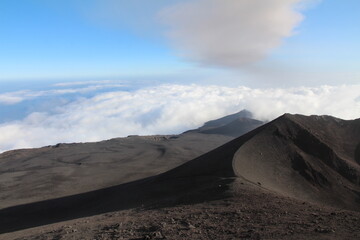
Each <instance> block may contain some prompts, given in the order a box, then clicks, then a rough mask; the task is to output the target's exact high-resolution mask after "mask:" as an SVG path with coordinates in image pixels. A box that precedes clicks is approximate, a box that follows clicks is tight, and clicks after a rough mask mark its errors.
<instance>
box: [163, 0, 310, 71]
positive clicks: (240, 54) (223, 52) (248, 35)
mask: <svg viewBox="0 0 360 240" xmlns="http://www.w3.org/2000/svg"><path fill="white" fill-rule="evenodd" d="M303 2H304V0H266V1H264V0H241V1H239V0H193V1H186V2H183V3H179V4H176V5H174V6H172V7H168V8H166V9H164V10H163V11H162V12H161V14H160V18H161V20H162V22H163V23H164V24H166V25H168V26H169V30H168V34H167V35H168V37H169V38H170V39H171V42H172V43H173V45H174V46H175V48H176V49H177V50H178V54H179V55H180V56H182V57H183V58H185V59H187V60H191V61H195V62H197V63H200V64H204V65H212V66H221V67H232V68H238V67H243V66H244V65H248V64H251V63H254V62H257V61H259V60H261V59H263V58H264V57H265V56H267V54H269V52H271V50H273V49H274V48H276V47H278V46H279V45H280V44H281V42H282V40H283V38H286V37H289V36H291V35H292V34H293V31H294V28H295V27H296V26H297V25H298V24H299V23H300V22H301V20H302V19H303V17H302V15H301V14H300V13H299V12H298V11H296V10H295V5H296V4H299V3H303Z"/></svg>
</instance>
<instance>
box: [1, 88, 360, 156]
mask: <svg viewBox="0 0 360 240" xmlns="http://www.w3.org/2000/svg"><path fill="white" fill-rule="evenodd" d="M359 93H360V85H348V86H347V85H343V86H321V87H316V88H305V87H302V88H290V89H282V88H274V89H251V88H247V87H220V86H215V85H214V86H199V85H161V86H157V87H150V88H144V89H140V90H137V91H134V92H125V91H114V92H107V93H101V94H98V95H96V96H95V97H92V98H83V99H80V100H76V101H74V102H72V103H70V104H67V105H65V106H62V107H57V108H56V110H55V111H56V112H55V113H46V112H34V113H32V114H30V115H29V116H27V117H26V118H25V119H23V120H21V121H14V122H8V123H4V124H0V132H1V135H0V151H5V150H10V149H16V148H25V147H40V146H44V145H50V144H56V143H58V142H87V141H98V140H104V139H109V138H113V137H121V136H127V135H131V134H139V135H149V134H170V133H180V132H182V131H185V130H188V129H192V128H196V127H198V126H200V125H202V124H203V123H204V122H205V121H208V120H210V119H215V118H219V117H222V116H224V115H227V114H231V113H234V112H237V111H239V110H242V109H244V108H246V109H248V110H250V111H251V112H253V113H254V116H255V118H258V119H261V120H271V119H273V118H275V117H277V116H279V115H281V114H283V113H285V112H290V113H302V114H306V115H310V114H328V115H334V116H336V117H340V118H345V119H353V118H359V117H360V102H359V101H358V99H359V97H360V94H359Z"/></svg>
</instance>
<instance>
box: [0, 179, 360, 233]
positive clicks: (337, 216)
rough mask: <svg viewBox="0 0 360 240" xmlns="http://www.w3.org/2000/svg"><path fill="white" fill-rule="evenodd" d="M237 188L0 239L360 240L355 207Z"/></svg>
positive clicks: (53, 225)
mask: <svg viewBox="0 0 360 240" xmlns="http://www.w3.org/2000/svg"><path fill="white" fill-rule="evenodd" d="M238 188H239V189H238V191H236V192H238V193H237V194H236V195H233V196H230V197H228V198H226V199H222V200H215V201H211V202H203V203H198V204H186V203H183V204H179V205H177V206H173V207H162V206H161V205H160V206H155V205H154V206H150V207H146V208H137V209H131V210H124V211H117V212H110V213H106V214H102V215H97V216H93V217H87V218H81V219H76V220H71V221H67V222H60V223H56V224H51V225H47V226H42V227H37V228H32V229H27V230H22V231H18V232H14V233H8V234H3V235H0V239H4V240H5V239H8V240H10V239H17V240H45V239H49V240H50V239H57V240H60V239H94V240H95V239H96V240H100V239H133V240H135V239H179V240H180V239H349V240H350V239H351V240H352V239H360V224H359V221H360V213H359V212H353V211H346V210H340V209H335V208H329V207H325V206H320V205H315V204H310V203H307V202H303V201H298V200H294V199H291V198H287V197H282V196H279V195H276V194H274V193H270V192H268V191H266V190H262V189H261V188H256V187H249V186H246V185H240V184H239V185H238Z"/></svg>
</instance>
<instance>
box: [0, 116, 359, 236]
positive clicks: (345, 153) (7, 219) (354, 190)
mask: <svg viewBox="0 0 360 240" xmlns="http://www.w3.org/2000/svg"><path fill="white" fill-rule="evenodd" d="M359 136H360V119H357V120H351V121H345V120H341V119H337V118H334V117H330V116H309V117H307V116H302V115H290V114H285V115H283V116H281V117H279V118H277V119H275V120H274V121H272V122H269V123H267V124H265V125H262V126H261V127H258V128H257V129H255V130H253V131H251V132H249V133H247V134H245V135H242V136H241V137H239V138H236V139H234V140H232V141H230V142H228V143H226V144H224V145H222V146H220V147H218V148H216V149H214V150H212V151H210V152H208V153H205V154H203V155H201V156H200V157H197V158H195V159H194V160H191V161H189V162H187V163H185V164H183V165H181V166H179V167H177V168H174V169H172V170H170V171H167V172H165V173H163V174H160V175H156V176H153V177H148V178H145V179H141V180H137V181H134V182H130V183H126V184H122V185H118V186H113V187H110V188H104V189H101V190H97V191H92V192H87V193H83V194H78V195H73V196H68V197H63V198H57V199H52V200H46V201H42V202H36V203H30V204H25V205H19V206H14V207H10V208H6V209H2V210H0V232H10V231H15V230H19V229H24V228H29V227H34V226H40V225H44V224H49V223H54V222H59V221H64V220H70V219H76V218H80V217H86V216H93V215H96V214H100V213H106V212H110V211H119V210H124V209H132V208H136V207H145V208H146V207H150V208H164V207H169V206H170V207H171V206H178V205H179V204H188V205H190V206H192V205H194V204H199V203H206V202H209V201H217V200H221V199H223V200H224V199H233V200H234V199H235V200H234V201H235V202H238V201H240V202H246V201H250V202H252V203H253V204H255V202H260V203H261V204H262V205H264V204H267V203H273V202H275V200H276V202H277V203H279V204H283V208H286V209H288V210H287V211H290V210H292V209H291V207H289V206H290V205H289V206H288V202H289V201H290V199H293V200H292V201H293V202H303V204H305V205H306V206H307V204H308V203H309V204H318V205H319V204H320V205H322V206H332V207H336V208H339V209H348V210H352V211H359V209H360V158H359V152H360V150H359V149H360V137H359ZM249 189H250V190H251V191H250V190H249ZM249 191H250V193H249ZM260 194H261V197H259V196H260ZM244 196H246V198H244ZM255 196H257V197H255ZM236 199H238V200H236ZM240 199H241V200H240ZM255 200H256V201H255ZM285 202H287V204H284V203H285ZM293 202H292V203H293ZM292 203H291V204H292ZM222 204H225V206H226V204H227V203H226V202H225V203H224V202H222ZM305 205H304V206H305ZM241 206H242V207H239V206H238V209H240V211H246V209H248V208H249V206H252V205H251V203H250V205H248V207H245V208H244V205H241ZM296 206H298V207H297V208H298V210H297V213H296V215H297V216H298V217H299V216H300V215H301V214H303V213H302V211H303V210H299V209H301V207H299V205H296ZM300 206H301V205H300ZM236 211H237V210H236ZM253 211H255V212H254V213H252V214H256V211H257V210H256V209H253ZM264 211H265V210H264ZM266 211H267V210H266ZM272 214H276V213H274V212H272ZM329 214H330V212H329ZM354 214H355V213H354ZM355 215H356V214H355ZM254 216H255V215H252V217H254ZM274 216H275V215H274ZM276 216H277V215H276ZM327 216H328V215H327ZM356 216H358V215H356ZM359 216H360V215H359ZM266 219H269V217H267V218H266ZM354 219H355V218H354ZM261 221H262V220H261ZM266 221H268V220H266ZM306 226H307V225H306ZM352 227H354V226H352ZM304 228H305V227H304ZM355 228H356V227H355ZM316 229H317V228H316ZM252 231H253V230H252ZM326 231H327V230H326ZM353 231H354V230H351V232H353ZM356 231H357V232H360V229H359V228H356ZM319 232H324V231H323V229H322V228H319ZM250 235H251V234H250ZM254 239H255V238H254ZM285 239H286V238H285Z"/></svg>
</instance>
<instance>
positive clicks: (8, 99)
mask: <svg viewBox="0 0 360 240" xmlns="http://www.w3.org/2000/svg"><path fill="white" fill-rule="evenodd" d="M82 85H88V86H83V87H78V88H59V87H68V86H82ZM54 86H55V87H58V88H55V89H51V90H43V91H31V90H21V91H14V92H8V93H1V94H0V104H5V105H12V104H17V103H20V102H22V101H25V100H29V99H34V98H37V97H42V96H54V95H63V94H74V93H87V92H94V91H97V90H100V89H107V88H122V87H125V86H126V85H124V84H119V83H111V82H107V81H88V82H74V83H58V84H54Z"/></svg>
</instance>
